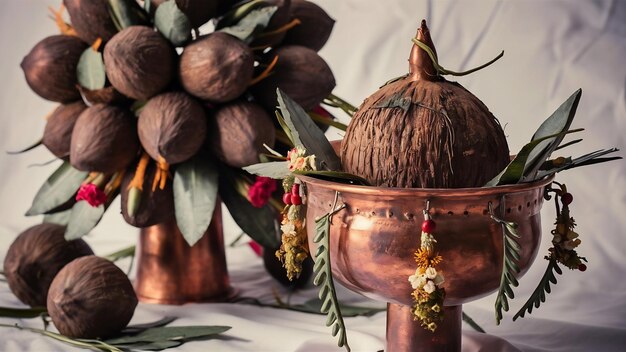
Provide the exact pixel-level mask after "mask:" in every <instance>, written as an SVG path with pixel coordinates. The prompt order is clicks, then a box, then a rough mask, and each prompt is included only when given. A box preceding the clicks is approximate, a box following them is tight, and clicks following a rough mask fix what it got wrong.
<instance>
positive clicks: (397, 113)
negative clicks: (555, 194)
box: [341, 21, 509, 188]
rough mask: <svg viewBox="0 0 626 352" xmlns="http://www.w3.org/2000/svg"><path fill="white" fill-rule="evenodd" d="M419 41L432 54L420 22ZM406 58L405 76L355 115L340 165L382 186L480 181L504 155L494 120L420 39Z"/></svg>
mask: <svg viewBox="0 0 626 352" xmlns="http://www.w3.org/2000/svg"><path fill="white" fill-rule="evenodd" d="M417 40H419V41H420V42H422V43H424V44H426V45H427V46H428V47H430V48H431V49H432V51H433V52H434V53H435V55H436V51H435V47H434V45H433V42H432V40H431V37H430V33H429V30H428V28H427V27H426V22H425V21H422V25H421V28H420V29H419V30H418V33H417ZM409 63H410V65H409V66H410V70H409V74H408V76H406V77H405V78H402V79H399V80H397V81H395V82H393V83H389V84H387V85H385V86H384V87H382V88H381V89H380V90H379V91H377V92H376V93H374V94H373V95H372V96H370V97H369V98H367V99H366V100H365V101H364V102H363V104H362V105H361V106H360V107H359V109H358V111H357V112H356V113H355V114H354V116H353V118H352V121H351V122H350V125H349V126H348V129H347V131H346V136H345V138H344V140H343V143H342V148H341V160H342V163H343V167H344V170H345V171H346V172H349V173H352V174H356V175H359V176H361V177H364V178H365V179H366V180H368V181H369V182H370V183H371V184H372V185H375V186H381V187H404V188H461V187H481V186H483V185H484V184H485V183H486V182H487V181H489V180H490V179H492V178H493V177H494V176H495V175H496V174H498V173H499V172H500V171H501V170H502V169H504V167H506V165H507V164H508V162H509V148H508V145H507V142H506V138H505V135H504V132H503V130H502V127H501V126H500V123H499V122H498V120H497V119H496V118H495V117H494V116H493V114H492V113H491V112H489V109H488V108H487V107H486V106H485V104H483V102H481V101H480V100H479V99H478V98H476V97H475V96H474V95H473V94H472V93H470V92H469V91H467V90H466V89H465V88H463V87H462V86H461V85H460V84H458V83H456V82H450V81H447V80H445V79H444V78H443V77H441V75H440V74H439V72H438V71H437V70H436V69H435V65H434V64H433V61H432V60H431V58H430V57H429V55H428V54H427V52H426V51H425V50H423V49H421V48H420V47H419V46H417V45H414V46H413V49H412V51H411V55H410V58H409Z"/></svg>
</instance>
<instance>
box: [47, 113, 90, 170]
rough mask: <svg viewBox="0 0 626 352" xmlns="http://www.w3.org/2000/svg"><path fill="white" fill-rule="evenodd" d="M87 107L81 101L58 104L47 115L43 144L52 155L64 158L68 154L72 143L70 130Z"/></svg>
mask: <svg viewBox="0 0 626 352" xmlns="http://www.w3.org/2000/svg"><path fill="white" fill-rule="evenodd" d="M85 109H87V105H85V104H84V103H83V102H82V101H76V102H73V103H70V104H62V105H59V106H58V107H57V108H56V109H54V111H53V112H52V113H51V114H50V115H49V116H48V120H47V121H46V128H45V129H44V130H43V138H42V141H41V142H42V143H43V145H45V146H46V148H48V150H49V151H50V152H52V154H54V156H56V157H57V158H60V159H65V158H68V157H69V156H70V145H71V143H72V130H73V129H74V125H75V124H76V121H77V120H78V116H80V114H81V113H82V112H83V111H85Z"/></svg>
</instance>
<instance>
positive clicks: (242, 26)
mask: <svg viewBox="0 0 626 352" xmlns="http://www.w3.org/2000/svg"><path fill="white" fill-rule="evenodd" d="M277 9H278V7H276V6H268V7H262V8H259V9H254V10H252V11H250V12H249V13H248V14H247V15H246V16H245V17H244V18H242V19H241V20H240V21H239V22H237V23H236V24H234V25H231V26H228V27H224V28H221V29H219V30H218V31H219V32H224V33H228V34H230V35H232V36H234V37H236V38H239V39H240V40H242V41H243V42H245V43H247V44H249V43H251V42H252V41H253V40H254V36H255V35H256V34H257V33H260V32H262V31H263V30H264V29H265V28H266V27H267V25H268V24H269V23H270V20H271V19H272V16H274V13H275V12H276V10H277Z"/></svg>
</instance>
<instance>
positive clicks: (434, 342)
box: [385, 303, 463, 352]
mask: <svg viewBox="0 0 626 352" xmlns="http://www.w3.org/2000/svg"><path fill="white" fill-rule="evenodd" d="M443 311H444V321H443V322H442V323H440V324H438V327H437V330H436V331H435V332H434V333H433V332H430V331H428V330H426V329H424V328H423V327H422V326H420V322H419V321H415V320H413V315H412V314H411V308H410V307H408V306H404V305H400V304H393V303H387V335H386V337H387V346H386V348H385V352H460V351H461V320H462V314H463V313H462V311H461V306H460V305H459V306H452V307H444V308H443Z"/></svg>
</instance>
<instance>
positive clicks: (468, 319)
mask: <svg viewBox="0 0 626 352" xmlns="http://www.w3.org/2000/svg"><path fill="white" fill-rule="evenodd" d="M463 321H464V322H465V323H467V325H469V326H471V327H472V329H474V330H476V331H478V332H482V333H485V332H486V331H485V329H483V328H482V327H480V325H478V324H476V322H475V321H474V319H472V317H470V316H469V315H467V314H465V312H463Z"/></svg>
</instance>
